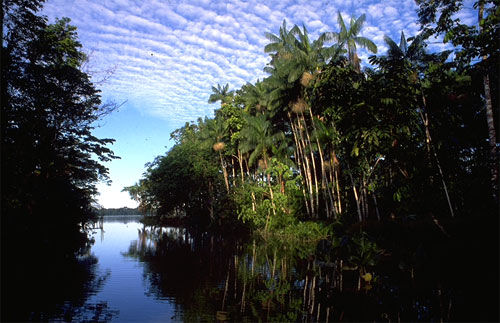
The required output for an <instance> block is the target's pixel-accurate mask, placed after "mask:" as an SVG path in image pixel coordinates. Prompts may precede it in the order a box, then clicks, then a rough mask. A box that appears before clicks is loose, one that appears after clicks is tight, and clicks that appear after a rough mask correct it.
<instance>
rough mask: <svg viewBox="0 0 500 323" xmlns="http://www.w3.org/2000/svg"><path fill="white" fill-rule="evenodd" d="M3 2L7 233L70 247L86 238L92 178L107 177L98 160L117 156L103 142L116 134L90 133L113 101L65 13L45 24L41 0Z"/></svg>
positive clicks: (46, 245)
mask: <svg viewBox="0 0 500 323" xmlns="http://www.w3.org/2000/svg"><path fill="white" fill-rule="evenodd" d="M5 4H6V7H5V8H4V11H3V13H4V16H3V19H4V20H3V21H4V23H5V25H4V27H5V29H4V30H3V35H2V36H3V42H2V81H1V84H2V87H1V96H2V116H1V125H2V129H1V131H2V133H1V140H2V155H1V156H2V157H1V158H2V239H4V238H5V239H7V240H9V239H11V238H13V237H16V238H15V239H16V240H17V237H18V236H24V237H30V239H28V240H31V241H35V242H36V243H35V245H36V246H37V247H40V248H51V249H52V250H53V251H54V252H56V251H60V252H62V253H64V254H72V253H74V252H75V251H77V250H78V249H79V248H80V247H81V246H82V242H84V241H85V240H86V232H85V227H86V223H87V222H89V221H90V220H92V217H93V212H92V208H91V203H93V197H94V195H95V194H96V193H97V190H96V187H95V184H96V183H97V182H98V181H102V180H104V181H108V180H109V178H108V170H107V169H106V168H105V167H104V166H103V165H102V164H101V162H106V161H110V160H112V159H114V158H117V157H116V156H114V154H113V152H112V151H111V150H110V149H109V148H108V147H106V145H108V144H111V143H113V141H114V140H112V139H99V138H97V137H95V136H93V135H92V130H93V127H94V126H93V122H95V121H96V120H98V118H99V117H101V116H102V115H104V114H106V113H109V112H110V111H111V109H112V106H109V105H102V104H101V100H100V95H99V90H97V89H96V88H95V87H94V85H93V84H92V82H91V81H90V76H89V75H87V74H86V73H85V72H83V71H82V64H83V63H84V62H85V60H86V56H85V54H84V53H83V51H82V49H81V47H82V45H81V44H80V42H79V41H78V38H77V33H76V27H74V26H71V25H70V20H69V19H68V18H63V19H60V20H57V21H56V22H55V23H54V24H47V21H46V18H44V17H41V16H38V15H37V12H38V10H40V7H41V2H38V1H6V2H5ZM7 228H8V229H7ZM4 230H5V232H4ZM3 233H5V234H3ZM54 240H55V241H54ZM9 241H10V240H9ZM63 241H64V242H63ZM27 244H28V245H29V242H27ZM3 245H6V244H3Z"/></svg>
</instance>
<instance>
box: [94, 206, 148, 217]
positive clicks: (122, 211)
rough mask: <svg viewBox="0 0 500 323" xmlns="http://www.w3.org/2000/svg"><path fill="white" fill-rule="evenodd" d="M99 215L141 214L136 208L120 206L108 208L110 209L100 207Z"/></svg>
mask: <svg viewBox="0 0 500 323" xmlns="http://www.w3.org/2000/svg"><path fill="white" fill-rule="evenodd" d="M98 213H99V215H103V216H107V215H137V214H141V213H140V212H139V209H138V208H135V209H131V208H128V207H121V208H116V209H113V208H110V209H100V210H99V211H98Z"/></svg>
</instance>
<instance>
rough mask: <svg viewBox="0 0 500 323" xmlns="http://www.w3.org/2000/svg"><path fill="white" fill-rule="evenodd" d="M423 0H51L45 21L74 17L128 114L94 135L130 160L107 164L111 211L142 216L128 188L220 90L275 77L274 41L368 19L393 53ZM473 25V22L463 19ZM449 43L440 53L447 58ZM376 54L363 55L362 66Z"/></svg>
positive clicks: (113, 117) (108, 97)
mask: <svg viewBox="0 0 500 323" xmlns="http://www.w3.org/2000/svg"><path fill="white" fill-rule="evenodd" d="M416 9H417V7H416V5H415V2H414V1H413V0H384V1H373V0H372V1H369V0H356V1H354V0H330V1H315V0H312V1H290V0H280V1H270V0H268V1H240V0H229V1H211V0H196V1H187V0H185V1H175V0H161V1H160V0H144V1H141V0H137V1H133V0H47V1H46V3H45V6H44V9H43V11H42V14H44V15H46V16H47V17H48V18H49V21H50V22H54V21H55V19H56V18H62V17H69V18H70V19H71V21H72V24H73V25H75V26H76V27H77V28H78V36H79V40H80V42H81V43H82V45H83V50H84V51H85V52H86V53H87V54H88V56H89V62H88V63H87V65H86V66H85V68H86V70H87V72H89V73H90V74H91V76H92V80H93V81H94V83H95V84H96V86H97V87H98V88H99V89H100V90H101V91H102V92H101V94H102V101H103V102H104V103H108V102H114V103H116V104H118V105H120V108H119V109H118V110H117V111H115V112H113V113H111V114H109V115H108V116H106V117H104V118H103V119H102V120H99V122H97V124H96V129H95V130H94V134H95V135H96V136H97V137H100V138H113V139H115V140H116V142H115V143H114V144H113V145H112V146H111V147H110V148H111V149H112V150H113V151H114V152H115V154H116V155H117V156H120V157H121V159H118V160H114V161H112V162H109V163H106V164H105V166H107V167H108V168H109V171H110V178H111V180H112V184H111V185H110V186H108V185H106V184H104V183H100V184H98V190H99V192H100V195H99V196H98V197H97V200H98V203H99V204H100V205H102V206H103V207H107V208H117V207H124V206H127V207H136V206H137V202H135V201H133V200H131V199H130V197H129V196H128V193H125V192H121V191H122V189H123V187H125V186H130V185H133V184H135V183H136V182H137V181H138V180H139V179H140V178H141V175H142V174H143V172H144V171H145V167H144V165H145V164H146V163H147V162H151V161H153V159H154V158H155V157H156V156H158V155H164V154H165V153H166V152H167V151H168V149H169V148H170V147H171V146H172V145H173V142H172V141H170V133H171V132H172V131H174V130H175V129H177V128H179V127H181V126H183V125H184V124H185V123H186V122H190V121H195V120H196V119H198V118H199V117H202V118H203V117H205V116H209V117H210V116H213V110H214V109H215V108H218V105H219V104H218V103H216V104H208V103H207V101H208V97H209V96H210V94H211V93H212V90H211V87H212V86H214V85H217V84H221V85H224V84H226V83H229V86H230V89H238V88H240V87H241V86H242V85H243V84H245V83H247V82H251V83H253V82H255V81H256V80H257V79H262V78H264V77H266V74H265V73H264V72H263V68H264V67H265V65H266V64H267V63H268V62H269V60H270V58H269V55H268V54H266V53H264V46H265V45H266V44H267V43H268V41H267V39H266V37H265V32H271V33H273V34H277V33H278V32H279V27H280V26H281V24H282V22H283V20H284V19H286V21H287V26H290V27H291V26H293V24H297V25H299V26H301V25H302V24H304V25H305V26H306V28H307V29H308V31H309V33H310V35H311V39H315V38H317V36H318V35H319V34H321V33H322V32H325V31H338V27H337V13H338V12H341V14H342V16H343V17H344V20H345V21H346V22H347V21H349V18H350V17H352V16H353V17H355V18H357V17H359V16H360V15H361V14H366V22H365V25H364V28H363V29H362V31H361V35H362V36H364V37H367V38H369V39H371V40H372V41H374V42H375V44H376V45H377V47H378V53H379V54H384V53H385V52H386V50H387V46H386V45H385V43H384V41H383V37H384V35H388V36H389V37H391V38H392V39H394V40H395V41H396V42H397V43H399V37H400V33H401V31H402V30H403V31H404V32H405V35H406V36H407V37H410V36H414V35H416V34H417V33H418V31H419V25H418V22H417V14H416ZM461 19H462V20H463V21H465V22H466V23H471V24H472V23H473V22H474V19H476V18H475V17H474V16H473V13H470V14H465V15H464V16H463V17H461ZM444 46H445V45H443V44H442V43H441V42H439V41H435V42H433V43H432V44H431V45H430V49H431V50H433V49H434V50H440V49H443V48H444ZM369 55H370V54H369V53H367V52H366V51H364V50H360V51H359V56H360V58H361V59H362V61H364V62H367V58H368V56H369Z"/></svg>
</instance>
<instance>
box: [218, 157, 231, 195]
mask: <svg viewBox="0 0 500 323" xmlns="http://www.w3.org/2000/svg"><path fill="white" fill-rule="evenodd" d="M219 157H220V164H221V166H222V173H223V174H224V182H225V183H226V190H227V193H228V194H229V179H228V175H227V169H226V163H224V158H222V153H221V152H220V150H219Z"/></svg>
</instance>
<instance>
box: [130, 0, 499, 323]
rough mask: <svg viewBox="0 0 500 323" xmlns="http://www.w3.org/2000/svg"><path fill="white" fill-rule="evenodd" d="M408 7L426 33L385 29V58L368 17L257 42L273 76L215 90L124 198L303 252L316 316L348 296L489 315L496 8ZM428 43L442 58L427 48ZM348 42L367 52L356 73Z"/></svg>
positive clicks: (493, 262)
mask: <svg viewBox="0 0 500 323" xmlns="http://www.w3.org/2000/svg"><path fill="white" fill-rule="evenodd" d="M417 4H418V6H419V10H418V15H419V22H420V24H421V29H422V30H421V33H419V34H418V35H412V37H409V38H407V37H406V35H404V33H403V32H401V38H400V40H399V41H398V42H399V44H398V43H396V41H395V40H393V39H391V38H389V37H387V36H386V37H385V38H384V39H385V43H386V45H387V47H388V48H389V50H388V51H387V52H386V53H378V54H377V48H376V46H375V44H374V43H373V42H372V41H370V40H369V39H366V38H363V37H360V36H359V34H360V32H361V30H362V28H363V23H364V21H365V16H364V15H362V16H360V17H358V18H357V19H351V21H350V22H349V23H346V22H345V21H344V20H343V18H342V16H341V15H340V13H339V15H338V18H337V21H338V25H339V29H338V31H336V32H327V33H324V34H322V35H320V36H319V37H318V38H317V39H315V40H311V39H310V38H309V34H308V31H307V28H306V27H305V26H302V27H299V26H296V25H295V26H293V27H292V28H290V29H289V28H288V27H287V25H286V22H285V21H284V22H283V25H282V26H281V27H280V29H279V33H277V34H272V33H266V36H267V38H268V39H269V41H270V42H269V44H268V45H266V47H265V48H264V50H265V52H267V53H269V54H270V57H271V60H270V63H269V64H268V65H267V66H265V67H264V69H265V71H266V72H267V73H268V76H267V77H266V78H264V79H263V80H258V81H257V82H255V83H254V84H250V83H248V84H246V85H244V86H242V87H241V88H240V89H237V90H235V91H230V90H229V85H225V86H220V85H217V87H213V88H212V89H213V94H212V95H211V96H210V98H209V102H214V103H215V102H220V107H218V108H216V109H215V113H214V117H213V118H205V119H201V118H200V119H198V120H197V121H196V122H190V123H186V124H185V125H184V126H183V127H181V128H179V129H177V130H176V131H174V132H173V133H172V134H171V138H172V139H173V141H174V145H173V147H172V148H171V149H170V150H169V151H168V152H167V153H166V154H165V155H164V156H158V157H157V158H156V159H155V160H154V161H153V162H151V163H150V164H148V165H147V171H146V173H145V175H144V177H143V178H142V179H141V180H140V181H139V182H138V183H137V184H136V185H134V186H131V187H127V188H125V190H126V191H128V192H129V193H130V194H131V196H132V197H133V198H135V199H136V200H137V201H138V202H140V209H142V210H147V211H149V212H151V213H152V214H156V216H157V218H159V219H161V218H162V217H164V216H177V217H183V218H185V219H188V222H191V223H192V224H195V225H196V226H197V227H203V228H205V227H206V226H212V227H221V225H222V227H224V225H226V226H227V225H230V226H231V227H232V228H234V227H235V225H238V224H241V223H244V224H245V226H246V227H247V228H248V227H249V228H251V229H254V230H255V231H257V232H258V233H260V237H261V238H263V239H264V241H265V245H269V244H270V243H271V244H273V243H274V244H276V245H281V246H290V248H292V249H293V248H299V249H300V250H304V248H305V250H307V248H308V247H307V246H306V247H304V246H303V243H304V242H305V243H306V244H307V242H309V243H312V246H313V247H312V250H313V251H311V250H309V252H306V253H304V254H303V255H302V257H303V259H308V261H310V263H308V267H307V270H308V271H307V277H309V279H318V283H319V282H320V281H321V282H322V284H324V285H323V287H321V288H322V290H323V293H324V294H323V297H324V299H323V301H322V302H323V303H321V304H317V308H315V305H314V294H312V295H313V296H312V297H313V298H312V306H313V307H310V305H311V300H309V303H308V304H309V305H308V306H309V307H306V308H307V309H308V311H309V310H310V314H311V315H317V318H318V319H319V318H320V317H325V316H324V315H328V314H325V312H324V307H323V311H321V310H320V305H322V306H325V304H334V305H333V306H334V307H335V306H337V308H338V306H339V305H338V304H339V303H338V302H339V301H340V300H343V301H345V302H346V304H347V303H349V304H357V305H358V306H357V307H356V309H357V310H358V311H359V306H364V305H361V304H365V305H366V304H368V303H369V304H372V305H373V307H370V311H371V310H373V311H374V313H378V312H377V311H380V313H378V314H374V315H375V316H369V315H368V314H367V315H368V316H367V317H360V316H356V315H357V314H353V315H354V316H352V317H350V319H354V320H364V319H369V320H371V319H375V320H377V319H383V317H385V318H386V319H389V320H399V319H404V320H450V319H451V320H497V319H498V311H497V302H498V290H497V284H498V146H497V144H496V143H497V142H498V136H497V133H496V129H495V125H497V124H498V111H499V110H498V106H499V90H500V89H499V79H498V77H499V75H500V74H499V73H498V71H499V68H500V65H499V64H500V60H499V54H500V49H499V42H498V39H500V34H499V32H500V24H499V19H500V9H499V6H498V1H494V0H492V1H479V2H477V3H475V5H474V9H475V10H477V11H478V18H479V19H478V23H477V24H475V25H465V24H464V23H463V22H461V21H460V19H457V18H456V17H459V16H460V14H461V10H465V9H463V3H462V2H461V1H447V0H442V1H424V0H418V1H417ZM468 10H471V8H469V9H468ZM431 37H437V38H438V39H443V41H444V42H445V43H448V44H449V46H448V48H450V49H449V50H446V51H442V52H431V51H429V50H428V48H427V47H428V44H429V42H430V41H429V39H430V38H431ZM357 47H363V48H366V49H368V50H369V51H371V52H372V53H374V54H377V55H373V56H371V57H369V62H364V63H365V64H364V65H362V64H361V62H360V59H359V57H358V55H357ZM367 63H369V64H367ZM226 231H227V230H226ZM316 245H317V249H316V251H314V249H315V248H314V246H316ZM310 247H311V245H310V244H309V248H310ZM290 248H288V249H287V248H286V247H285V249H287V250H288V251H287V252H291V251H290V250H291V249H290ZM274 252H276V249H275V251H274ZM311 259H313V260H314V259H316V261H311ZM479 263H481V265H480V266H478V264H479ZM322 264H323V265H322ZM269 266H270V267H268V270H271V268H273V269H274V265H271V263H269ZM310 268H312V269H310ZM352 270H354V271H356V272H358V273H359V275H355V276H352V275H351V276H349V277H350V278H349V279H350V280H351V282H347V281H344V283H343V282H342V275H343V273H344V272H346V273H347V272H351V271H352ZM273 272H274V271H273ZM322 274H323V276H322ZM325 275H326V282H325V281H324V279H325ZM329 275H332V276H331V277H337V278H335V279H338V277H340V284H339V283H338V281H336V280H334V281H330V282H329V281H328V279H329V278H328V277H329ZM466 277H467V278H466ZM471 277H474V278H472V280H473V282H470V283H468V282H466V281H467V280H468V279H469V278H471ZM346 279H347V278H346ZM352 280H354V283H352ZM269 281H270V283H271V282H273V284H274V281H275V279H274V278H273V276H271V278H270V279H269ZM279 281H281V280H279ZM302 282H303V281H302ZM310 282H311V281H310ZM226 284H227V283H226ZM305 284H306V286H307V284H308V282H307V279H306V280H305ZM346 284H347V285H346ZM226 286H227V285H226ZM342 286H351V287H350V288H352V289H349V290H344V291H343V290H342ZM363 286H365V287H366V288H364V287H363ZM373 286H375V287H374V289H373V290H372V291H370V292H368V290H369V289H371V288H372V287H373ZM478 286H482V287H481V288H479V287H478ZM492 286H495V287H492ZM235 288H236V287H235ZM308 288H309V287H308ZM310 288H311V293H312V292H313V291H314V290H317V286H316V287H315V286H314V284H313V285H311V286H310ZM363 288H364V289H363ZM292 289H293V288H292ZM271 290H273V292H274V289H272V288H271V289H270V290H269V291H268V292H270V291H271ZM243 293H244V292H243ZM290 293H292V292H291V291H290ZM305 293H306V287H304V295H305ZM346 293H347V294H346ZM349 293H353V294H349ZM286 295H288V296H290V295H291V294H289V292H287V293H286ZM384 295H385V296H384ZM435 295H439V296H435ZM288 296H287V297H288ZM349 297H350V298H349ZM347 299H350V301H347ZM388 299H393V301H394V302H396V303H395V304H393V305H394V308H393V310H389V309H385V310H384V309H383V307H384V306H386V305H384V304H387V303H385V302H388ZM305 301H306V299H305V296H304V302H305ZM365 302H368V303H365ZM427 302H428V303H427ZM285 303H286V302H285ZM288 303H289V302H288ZM335 304H336V305H335ZM377 304H378V305H377ZM424 304H427V305H424ZM288 305H290V304H288ZM302 305H304V306H305V304H302ZM372 305H369V306H372ZM276 306H278V305H276ZM346 306H350V305H346ZM353 306H354V305H353ZM366 306H368V305H366ZM387 306H389V305H387ZM390 306H392V305H390ZM447 306H448V307H447ZM452 307H453V310H452ZM367 308H368V307H367ZM357 310H354V308H353V311H354V312H352V313H356V311H357ZM242 311H243V310H242ZM346 311H348V307H346ZM267 313H268V315H269V311H268V312H267ZM343 313H344V312H342V313H341V314H340V313H339V312H337V313H336V314H335V315H338V316H331V317H335V319H339V320H342V317H343V315H344V314H343ZM384 313H385V314H384ZM388 313H389V314H388ZM403 313H405V314H403ZM332 315H333V314H332ZM384 315H385V316H384ZM400 315H404V316H403V317H401V316H400ZM326 317H327V316H326Z"/></svg>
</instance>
